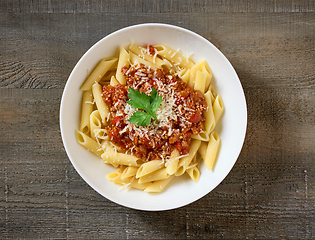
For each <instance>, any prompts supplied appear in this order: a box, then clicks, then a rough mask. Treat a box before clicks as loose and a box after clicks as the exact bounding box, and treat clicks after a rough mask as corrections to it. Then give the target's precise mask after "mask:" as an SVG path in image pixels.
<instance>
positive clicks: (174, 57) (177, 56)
mask: <svg viewBox="0 0 315 240" xmlns="http://www.w3.org/2000/svg"><path fill="white" fill-rule="evenodd" d="M153 47H154V48H155V49H156V50H157V54H158V55H159V56H161V57H162V58H166V59H167V60H168V61H170V62H171V63H172V64H173V65H175V64H178V65H179V66H180V67H181V68H186V69H189V68H192V67H193V66H194V63H193V62H192V61H190V60H189V59H188V58H187V57H184V56H183V55H182V54H181V53H180V52H179V50H177V51H174V50H173V49H171V48H169V47H166V46H164V45H154V46H153Z"/></svg>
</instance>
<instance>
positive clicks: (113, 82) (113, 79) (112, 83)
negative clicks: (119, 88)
mask: <svg viewBox="0 0 315 240" xmlns="http://www.w3.org/2000/svg"><path fill="white" fill-rule="evenodd" d="M109 84H110V85H111V86H116V85H118V84H120V83H119V82H118V80H117V79H116V78H115V76H112V77H111V79H110V83H109Z"/></svg>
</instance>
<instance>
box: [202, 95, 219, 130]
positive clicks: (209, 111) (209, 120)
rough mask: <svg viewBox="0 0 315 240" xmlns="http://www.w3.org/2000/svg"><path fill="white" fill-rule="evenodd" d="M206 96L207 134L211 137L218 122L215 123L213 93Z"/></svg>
mask: <svg viewBox="0 0 315 240" xmlns="http://www.w3.org/2000/svg"><path fill="white" fill-rule="evenodd" d="M204 96H205V99H206V103H207V106H208V109H207V111H206V112H205V117H206V121H205V132H206V133H207V134H208V135H209V134H210V133H211V132H212V131H213V129H214V127H215V123H216V121H215V117H214V113H213V109H212V101H211V92H210V91H208V92H206V93H205V95H204Z"/></svg>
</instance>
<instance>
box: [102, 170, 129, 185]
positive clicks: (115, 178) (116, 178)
mask: <svg viewBox="0 0 315 240" xmlns="http://www.w3.org/2000/svg"><path fill="white" fill-rule="evenodd" d="M121 175H122V173H120V172H116V171H115V172H111V173H109V174H107V175H106V178H107V179H108V180H109V181H111V182H113V183H116V184H120V185H123V186H125V187H126V188H127V187H130V185H131V183H132V182H133V181H134V178H133V177H130V178H125V179H122V178H121Z"/></svg>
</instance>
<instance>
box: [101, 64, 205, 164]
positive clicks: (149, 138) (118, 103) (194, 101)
mask: <svg viewBox="0 0 315 240" xmlns="http://www.w3.org/2000/svg"><path fill="white" fill-rule="evenodd" d="M121 72H122V74H123V75H124V76H125V77H126V80H127V84H126V85H116V86H110V85H104V86H103V99H104V101H105V103H106V104H107V105H108V106H109V108H110V112H111V119H110V123H109V125H108V126H107V127H106V128H105V129H106V131H107V134H108V136H109V138H110V140H111V141H112V142H113V143H114V144H115V145H117V146H118V147H120V148H122V149H124V150H126V151H130V152H131V153H132V154H133V155H135V156H137V157H139V158H142V159H144V160H154V159H165V158H167V157H169V156H170V155H171V153H172V151H173V150H174V149H175V148H176V149H178V151H179V152H180V153H181V155H185V154H188V152H189V145H190V142H191V135H192V134H196V135H197V134H198V133H200V131H201V130H202V129H203V126H204V122H205V117H204V112H205V111H206V110H207V104H206V101H205V98H204V95H203V94H202V93H201V92H200V91H198V90H197V91H196V90H194V89H192V88H191V87H190V86H189V85H188V84H186V83H185V82H183V81H182V80H181V79H180V78H179V77H178V76H174V75H172V74H170V73H169V72H168V71H167V70H165V69H157V70H152V69H150V68H147V67H145V66H144V65H143V64H137V65H134V66H131V67H130V68H127V67H124V68H122V69H121ZM129 86H130V87H131V88H133V89H135V90H138V91H140V92H145V93H146V94H147V95H150V94H151V90H152V87H155V88H156V89H157V91H158V94H159V95H160V96H162V98H163V101H164V105H163V103H162V104H161V105H163V106H164V107H165V106H167V104H172V105H171V106H172V107H171V108H170V111H168V112H167V113H168V114H169V116H167V117H165V119H164V120H163V117H164V116H162V115H161V116H160V117H161V119H162V120H161V124H159V123H157V122H156V120H154V119H153V118H152V120H151V124H150V125H149V126H146V127H141V126H136V125H134V124H132V123H130V122H129V121H128V120H129V117H130V116H129V115H130V114H128V112H127V110H126V109H127V108H128V107H129V109H130V106H127V105H128V104H127V103H126V101H127V100H128V99H129V98H128V87H129ZM170 92H171V93H170ZM170 96H171V97H170ZM168 101H169V102H171V101H172V103H169V102H168ZM163 106H161V107H163ZM133 111H136V110H133ZM158 111H159V108H158ZM158 111H157V112H158ZM161 112H163V111H161ZM170 112H171V114H170ZM157 116H158V114H157ZM158 118H159V116H158ZM163 123H164V125H163Z"/></svg>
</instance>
